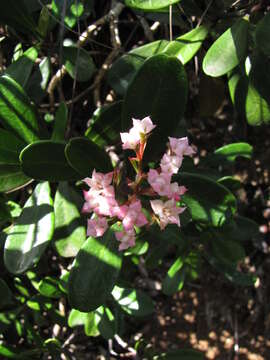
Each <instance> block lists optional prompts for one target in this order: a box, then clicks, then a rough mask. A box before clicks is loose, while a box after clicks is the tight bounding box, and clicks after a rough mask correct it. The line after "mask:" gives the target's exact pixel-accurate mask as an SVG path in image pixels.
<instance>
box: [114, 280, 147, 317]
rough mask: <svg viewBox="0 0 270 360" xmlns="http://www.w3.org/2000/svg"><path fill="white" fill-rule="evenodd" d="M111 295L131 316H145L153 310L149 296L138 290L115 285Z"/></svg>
mask: <svg viewBox="0 0 270 360" xmlns="http://www.w3.org/2000/svg"><path fill="white" fill-rule="evenodd" d="M112 296H113V297H114V299H115V301H116V302H117V303H118V305H120V306H121V308H122V309H123V310H124V311H125V312H127V313H128V314H129V315H131V316H147V315H150V314H152V312H153V311H154V304H153V302H152V300H151V298H150V297H149V296H148V295H146V294H145V293H143V292H142V291H140V290H135V289H131V288H121V287H118V286H115V287H114V289H113V291H112Z"/></svg>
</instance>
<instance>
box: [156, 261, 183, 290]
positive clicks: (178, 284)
mask: <svg viewBox="0 0 270 360" xmlns="http://www.w3.org/2000/svg"><path fill="white" fill-rule="evenodd" d="M183 265H184V262H183V259H182V257H179V258H177V259H176V260H175V261H174V263H173V264H172V265H171V267H170V269H169V270H168V273H167V275H166V277H165V279H164V280H163V282H162V291H163V293H164V294H165V295H173V294H174V293H176V292H177V291H180V290H182V288H183V286H184V280H185V273H184V271H183V270H184V268H183Z"/></svg>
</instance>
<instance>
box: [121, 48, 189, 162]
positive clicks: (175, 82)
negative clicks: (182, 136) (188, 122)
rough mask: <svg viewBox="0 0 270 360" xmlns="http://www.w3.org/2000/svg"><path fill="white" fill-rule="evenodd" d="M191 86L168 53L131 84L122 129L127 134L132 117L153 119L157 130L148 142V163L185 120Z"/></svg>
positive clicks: (148, 64) (154, 60)
mask: <svg viewBox="0 0 270 360" xmlns="http://www.w3.org/2000/svg"><path fill="white" fill-rule="evenodd" d="M187 91H188V84H187V78H186V73H185V70H184V67H183V65H182V64H181V62H180V61H179V60H178V59H176V58H175V57H171V56H167V55H164V54H161V55H155V56H152V57H151V58H149V59H148V60H146V61H145V63H144V64H143V66H142V67H141V68H140V70H139V71H138V72H137V74H136V76H135V77H134V79H133V81H132V83H131V84H130V86H129V88H128V91H127V93H126V96H125V99H124V103H123V113H122V127H123V130H125V131H127V130H129V129H130V128H131V126H132V120H131V119H132V118H136V119H142V118H143V117H145V116H151V119H152V121H153V123H154V124H156V125H157V126H156V128H155V129H154V130H153V133H152V134H151V137H150V138H149V141H148V143H147V147H146V153H145V157H146V160H149V158H150V159H152V160H153V156H154V155H156V154H159V153H162V152H164V151H165V148H166V142H167V140H168V136H169V135H171V134H173V131H174V130H175V128H176V127H177V125H178V123H179V122H180V120H181V119H182V116H183V114H184V111H185V106H186V101H187Z"/></svg>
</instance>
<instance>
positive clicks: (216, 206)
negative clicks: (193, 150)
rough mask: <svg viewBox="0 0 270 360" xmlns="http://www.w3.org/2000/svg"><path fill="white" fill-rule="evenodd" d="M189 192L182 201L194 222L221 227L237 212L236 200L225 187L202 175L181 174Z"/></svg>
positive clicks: (180, 176) (181, 180)
mask: <svg viewBox="0 0 270 360" xmlns="http://www.w3.org/2000/svg"><path fill="white" fill-rule="evenodd" d="M179 179H180V182H181V184H182V185H185V186H186V187H187V189H188V191H187V192H186V193H185V195H183V197H182V199H183V201H184V203H185V204H186V206H187V208H188V210H189V211H190V213H191V216H192V219H193V220H194V221H199V222H203V223H207V224H211V225H212V226H221V225H222V224H223V223H224V222H225V221H226V219H228V218H230V217H231V216H232V214H234V213H235V211H236V199H235V197H234V195H233V194H232V193H231V192H230V191H229V190H228V189H226V188H225V187H224V186H222V185H220V184H218V183H217V182H215V181H213V180H211V179H209V178H207V177H204V176H200V175H195V174H190V173H181V174H180V175H179Z"/></svg>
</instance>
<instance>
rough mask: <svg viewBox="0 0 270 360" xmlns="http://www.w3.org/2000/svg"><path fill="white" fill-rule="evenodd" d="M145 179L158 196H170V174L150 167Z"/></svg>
mask: <svg viewBox="0 0 270 360" xmlns="http://www.w3.org/2000/svg"><path fill="white" fill-rule="evenodd" d="M147 180H148V182H149V184H150V185H151V187H152V188H153V189H154V190H155V192H156V193H158V194H159V195H160V196H170V194H171V191H170V182H171V174H166V173H163V172H161V173H159V172H158V171H157V170H154V169H150V170H149V172H148V177H147Z"/></svg>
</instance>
